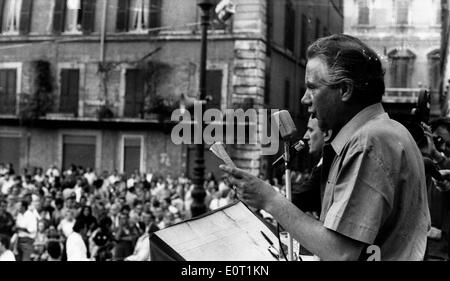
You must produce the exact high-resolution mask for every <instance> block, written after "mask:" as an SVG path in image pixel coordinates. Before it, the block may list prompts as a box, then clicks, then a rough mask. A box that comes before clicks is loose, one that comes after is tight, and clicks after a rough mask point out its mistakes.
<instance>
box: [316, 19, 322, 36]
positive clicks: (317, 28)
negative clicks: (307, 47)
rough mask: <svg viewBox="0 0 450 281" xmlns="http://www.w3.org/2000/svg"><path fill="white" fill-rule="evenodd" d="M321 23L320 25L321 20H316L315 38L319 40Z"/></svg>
mask: <svg viewBox="0 0 450 281" xmlns="http://www.w3.org/2000/svg"><path fill="white" fill-rule="evenodd" d="M321 28H322V27H321V23H320V20H319V19H316V32H315V38H316V39H317V38H320V32H321V31H322V30H321Z"/></svg>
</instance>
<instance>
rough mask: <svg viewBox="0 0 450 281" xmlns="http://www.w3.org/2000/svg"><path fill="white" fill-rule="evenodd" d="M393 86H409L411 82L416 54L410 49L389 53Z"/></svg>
mask: <svg viewBox="0 0 450 281" xmlns="http://www.w3.org/2000/svg"><path fill="white" fill-rule="evenodd" d="M388 56H389V65H390V78H391V82H390V84H391V87H392V88H408V87H409V86H410V84H411V81H410V77H411V74H412V70H413V66H414V59H415V55H414V54H413V53H412V52H411V51H409V50H394V51H392V52H391V53H390V54H389V55H388Z"/></svg>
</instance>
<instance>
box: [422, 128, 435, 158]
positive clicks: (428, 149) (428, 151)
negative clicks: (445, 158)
mask: <svg viewBox="0 0 450 281" xmlns="http://www.w3.org/2000/svg"><path fill="white" fill-rule="evenodd" d="M424 133H425V137H426V139H427V145H426V146H425V147H424V148H422V149H421V151H422V153H423V154H424V155H425V156H428V157H430V158H431V159H433V160H434V161H439V156H440V152H439V151H438V150H437V148H436V146H435V145H434V141H433V134H432V133H431V131H429V130H425V131H424Z"/></svg>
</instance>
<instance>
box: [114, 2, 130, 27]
mask: <svg viewBox="0 0 450 281" xmlns="http://www.w3.org/2000/svg"><path fill="white" fill-rule="evenodd" d="M129 6H130V1H129V0H119V3H118V7H117V22H116V30H117V32H127V31H128V13H129Z"/></svg>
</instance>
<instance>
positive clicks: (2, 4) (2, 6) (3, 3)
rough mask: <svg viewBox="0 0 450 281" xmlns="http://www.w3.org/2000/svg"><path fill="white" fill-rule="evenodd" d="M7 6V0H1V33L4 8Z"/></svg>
mask: <svg viewBox="0 0 450 281" xmlns="http://www.w3.org/2000/svg"><path fill="white" fill-rule="evenodd" d="M4 6H5V0H0V33H1V32H2V31H3V26H2V25H3V10H4Z"/></svg>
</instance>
